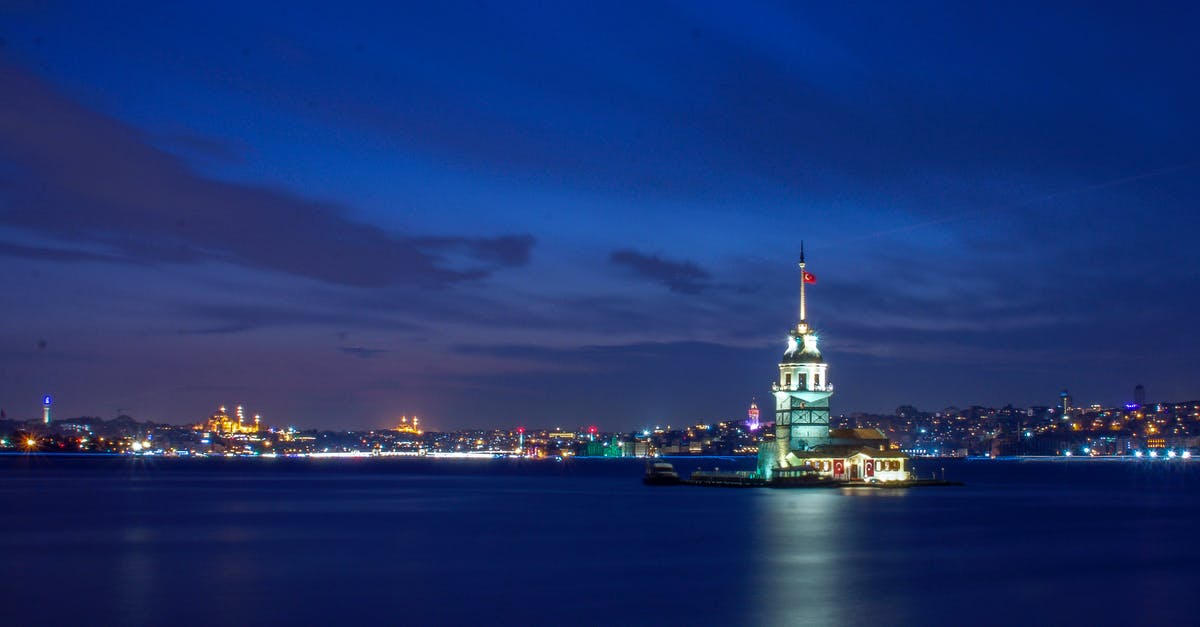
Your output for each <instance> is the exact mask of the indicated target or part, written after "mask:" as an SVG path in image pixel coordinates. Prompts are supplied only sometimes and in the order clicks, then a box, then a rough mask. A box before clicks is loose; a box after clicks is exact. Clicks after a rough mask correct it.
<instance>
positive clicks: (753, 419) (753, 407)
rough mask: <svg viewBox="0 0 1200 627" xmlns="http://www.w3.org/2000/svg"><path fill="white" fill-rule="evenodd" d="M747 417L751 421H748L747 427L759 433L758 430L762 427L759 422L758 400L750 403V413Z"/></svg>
mask: <svg viewBox="0 0 1200 627" xmlns="http://www.w3.org/2000/svg"><path fill="white" fill-rule="evenodd" d="M747 417H748V418H749V419H748V420H746V427H747V428H749V429H750V430H751V431H758V428H759V427H760V426H762V425H761V424H760V423H759V422H758V401H757V400H755V401H751V402H750V411H749V412H747Z"/></svg>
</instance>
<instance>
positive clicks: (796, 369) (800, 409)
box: [759, 243, 833, 478]
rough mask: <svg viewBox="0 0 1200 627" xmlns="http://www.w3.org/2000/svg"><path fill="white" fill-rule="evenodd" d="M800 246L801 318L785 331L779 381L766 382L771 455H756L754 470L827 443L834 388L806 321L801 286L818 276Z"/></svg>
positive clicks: (764, 471)
mask: <svg viewBox="0 0 1200 627" xmlns="http://www.w3.org/2000/svg"><path fill="white" fill-rule="evenodd" d="M806 266H807V264H806V263H805V259H804V244H803V243H801V244H800V320H799V322H798V323H797V324H796V328H795V329H794V330H792V331H791V332H790V333H788V337H787V350H786V351H785V352H784V353H783V359H782V360H781V361H780V363H779V380H778V381H776V382H775V383H774V384H773V385H772V386H771V392H772V393H773V394H774V395H775V442H774V447H773V448H774V450H773V451H771V452H770V454H766V455H763V454H760V456H759V457H760V460H759V472H760V474H762V475H763V476H764V477H766V478H770V475H771V471H772V470H773V469H774V468H779V467H783V466H786V465H787V461H786V457H787V454H788V453H790V452H792V451H804V450H809V449H812V448H814V447H817V446H820V445H822V444H828V443H829V397H831V396H833V386H832V385H830V383H829V378H828V376H827V368H828V366H827V365H826V363H825V360H824V359H823V358H822V357H821V351H820V350H819V349H818V348H817V340H818V336H817V332H816V331H815V330H814V329H813V328H812V327H810V326H809V324H808V301H807V294H805V288H806V286H807V284H809V283H816V281H817V279H816V277H815V276H813V275H812V274H811V273H809V272H808V270H806Z"/></svg>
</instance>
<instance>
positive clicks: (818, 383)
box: [813, 374, 821, 388]
mask: <svg viewBox="0 0 1200 627" xmlns="http://www.w3.org/2000/svg"><path fill="white" fill-rule="evenodd" d="M813 387H815V388H819V387H821V375H819V374H814V375H813Z"/></svg>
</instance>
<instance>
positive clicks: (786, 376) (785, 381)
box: [783, 372, 792, 388]
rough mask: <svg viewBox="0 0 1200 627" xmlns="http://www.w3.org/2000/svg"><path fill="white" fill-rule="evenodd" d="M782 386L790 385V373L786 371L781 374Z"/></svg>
mask: <svg viewBox="0 0 1200 627" xmlns="http://www.w3.org/2000/svg"><path fill="white" fill-rule="evenodd" d="M783 386H784V387H789V388H790V387H792V373H790V372H788V373H786V374H784V375H783Z"/></svg>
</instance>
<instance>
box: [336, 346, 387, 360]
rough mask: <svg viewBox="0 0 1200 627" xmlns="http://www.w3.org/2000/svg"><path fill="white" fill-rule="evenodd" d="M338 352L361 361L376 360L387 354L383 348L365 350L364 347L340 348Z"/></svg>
mask: <svg viewBox="0 0 1200 627" xmlns="http://www.w3.org/2000/svg"><path fill="white" fill-rule="evenodd" d="M338 350H340V351H342V352H343V353H345V354H347V355H350V356H353V357H358V358H361V359H374V358H376V357H379V356H380V355H382V354H384V353H386V352H387V350H386V349H382V348H364V347H362V346H339V347H338Z"/></svg>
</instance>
